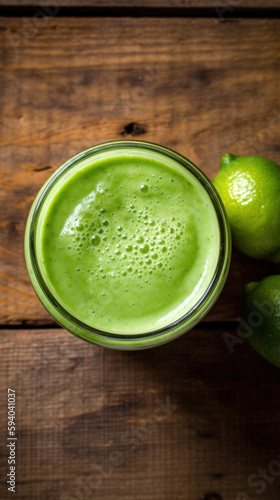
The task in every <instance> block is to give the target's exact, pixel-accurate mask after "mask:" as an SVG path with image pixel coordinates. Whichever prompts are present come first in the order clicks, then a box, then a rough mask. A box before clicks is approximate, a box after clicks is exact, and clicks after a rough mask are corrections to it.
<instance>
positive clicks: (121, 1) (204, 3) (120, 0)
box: [0, 0, 280, 12]
mask: <svg viewBox="0 0 280 500" xmlns="http://www.w3.org/2000/svg"><path fill="white" fill-rule="evenodd" d="M0 5H3V6H5V7H11V6H21V7H22V6H38V9H40V10H42V8H43V6H44V5H49V6H52V7H53V8H54V6H58V7H156V8H161V7H171V8H172V7H173V8H174V7H176V8H177V7H181V8H182V7H186V8H188V7H195V8H201V7H204V8H211V9H213V7H217V8H218V9H223V8H225V9H226V10H227V11H228V12H232V11H234V9H235V8H243V9H244V8H248V7H249V8H254V9H258V8H266V9H267V8H278V7H280V2H279V0H242V1H241V0H240V1H238V0H235V1H234V0H232V1H230V0H229V1H228V2H222V1H219V0H198V1H197V0H110V1H109V2H108V0H56V1H51V0H49V1H48V0H44V1H40V0H0Z"/></svg>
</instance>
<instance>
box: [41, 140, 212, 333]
mask: <svg viewBox="0 0 280 500" xmlns="http://www.w3.org/2000/svg"><path fill="white" fill-rule="evenodd" d="M41 219H42V220H41V224H40V228H39V233H40V237H39V239H38V241H39V242H40V243H39V246H38V247H37V253H38V255H39V256H40V258H39V267H40V272H41V273H42V275H43V277H44V279H45V280H46V281H48V283H49V288H50V290H51V292H52V294H53V296H54V297H55V298H56V300H57V301H58V302H59V303H60V304H61V305H62V307H63V308H64V309H65V310H66V311H68V312H69V313H70V314H71V315H72V316H74V317H75V318H77V319H78V320H80V321H82V322H83V323H85V324H87V325H89V326H91V327H93V328H95V329H97V330H101V331H105V332H110V333H116V334H118V333H124V334H134V333H135V334H136V333H143V332H152V331H155V330H158V329H161V328H163V327H165V326H167V325H170V324H172V323H174V322H175V321H176V320H178V319H179V318H182V316H184V315H185V314H187V313H188V312H189V311H190V309H192V308H193V307H194V306H195V305H196V304H197V302H198V301H199V300H200V298H201V297H202V296H203V294H204V293H205V292H206V290H207V289H208V287H209V286H210V283H211V281H212V279H213V275H214V273H215V270H216V267H217V261H218V256H219V249H220V230H219V224H218V219H217V215H216V211H215V209H214V207H213V204H212V202H211V199H210V197H209V195H208V193H207V192H206V190H205V189H204V187H203V186H202V185H201V183H200V182H199V181H198V179H197V178H196V177H195V176H194V175H193V174H192V173H191V172H190V171H188V170H187V169H184V168H183V167H181V166H179V165H178V164H177V163H176V162H175V161H174V160H172V159H170V158H166V157H164V156H163V155H162V158H161V157H160V155H159V154H157V155H156V156H155V155H153V154H152V153H150V152H148V151H147V152H141V153H140V152H139V151H137V149H135V151H133V149H132V150H131V151H130V152H127V153H125V152H123V151H122V150H119V151H117V152H116V151H115V152H113V153H112V154H110V151H109V152H108V153H107V155H106V157H104V156H103V157H102V158H101V157H100V158H99V157H98V155H97V157H96V158H95V159H93V158H92V159H91V160H90V161H88V160H87V161H84V162H82V164H81V165H80V166H79V169H76V170H75V169H74V171H70V172H69V174H68V175H67V178H64V179H63V182H62V181H61V182H57V185H56V187H55V192H54V195H53V196H52V199H51V200H50V202H49V204H48V205H47V207H46V208H45V209H44V213H43V215H42V216H41Z"/></svg>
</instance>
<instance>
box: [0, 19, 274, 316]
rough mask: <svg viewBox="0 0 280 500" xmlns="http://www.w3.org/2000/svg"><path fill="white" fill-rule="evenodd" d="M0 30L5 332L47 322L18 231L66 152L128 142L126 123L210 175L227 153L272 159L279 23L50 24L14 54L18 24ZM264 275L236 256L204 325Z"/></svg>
mask: <svg viewBox="0 0 280 500" xmlns="http://www.w3.org/2000/svg"><path fill="white" fill-rule="evenodd" d="M0 26H1V39H0V50H1V54H2V57H1V63H0V64H1V70H2V85H1V95H0V107H1V112H2V116H3V117H5V120H4V121H3V122H2V123H1V133H0V146H1V178H2V181H1V186H2V187H1V191H0V196H1V200H2V202H3V204H4V207H5V208H4V210H2V211H1V214H0V224H1V233H0V234H1V240H0V241H1V255H0V262H1V274H2V276H1V277H2V285H1V291H0V298H1V300H2V302H3V307H2V311H1V317H0V318H1V319H0V321H1V323H2V324H3V323H4V324H8V323H9V324H21V323H22V322H27V323H28V324H30V323H31V324H42V323H44V324H46V323H47V322H48V321H50V319H49V316H48V315H47V313H46V312H45V311H44V310H43V308H42V307H41V306H40V305H39V302H38V300H37V299H36V297H35V295H34V293H33V291H32V288H31V285H30V283H29V280H28V277H27V273H26V270H25V264H24V257H23V244H22V240H23V233H24V226H25V220H26V217H27V213H28V210H29V208H30V205H31V203H32V200H33V198H34V196H35V194H36V193H37V191H38V189H39V187H40V186H41V185H42V183H43V182H44V181H45V180H46V178H47V177H48V176H49V174H50V173H51V172H52V171H53V170H54V169H55V168H56V167H57V166H59V165H60V164H61V163H62V162H63V161H64V160H65V159H67V158H68V157H70V156H71V155H72V154H74V153H75V152H78V151H80V150H82V149H85V148H87V147H89V146H91V145H93V144H96V143H98V142H102V141H105V140H114V139H122V138H124V137H125V138H131V137H132V136H131V134H126V133H125V134H124V131H125V127H126V125H127V124H129V123H131V122H138V123H140V124H141V125H142V126H143V127H144V129H145V131H146V133H145V134H143V135H140V136H137V137H136V138H139V139H144V140H147V141H152V142H157V143H160V144H163V145H166V146H169V147H171V148H173V149H176V150H178V151H179V152H181V153H182V154H184V155H186V156H187V157H189V158H190V159H192V160H193V161H194V162H195V163H196V164H197V165H198V166H200V167H201V168H202V170H204V171H205V172H206V173H207V174H208V175H209V176H210V178H211V179H213V177H214V175H215V173H216V172H217V170H218V168H219V158H220V157H221V155H222V154H223V153H225V152H228V151H231V152H233V153H235V154H260V155H264V156H267V157H269V158H271V159H273V160H275V161H278V162H279V160H280V158H279V138H280V103H279V98H280V88H279V76H280V75H279V68H280V67H279V63H278V61H279V53H280V51H279V48H280V47H279V45H280V40H279V26H280V20H273V19H270V20H244V19H243V20H239V21H236V22H233V23H219V22H218V21H217V20H213V19H172V21H171V20H169V19H163V18H160V19H132V18H131V19H126V18H123V19H112V18H104V19H102V22H100V19H83V18H80V19H72V18H67V19H63V18H57V19H48V20H47V23H46V25H45V26H44V27H41V28H40V29H38V30H37V31H35V32H33V36H31V35H30V38H29V39H25V38H23V39H22V38H20V43H19V45H18V46H15V47H14V48H13V47H12V45H11V43H10V42H11V39H10V38H9V36H11V35H12V34H15V33H16V34H18V35H19V36H21V37H22V36H23V32H22V29H23V21H22V20H21V19H2V20H1V21H0ZM12 40H13V43H16V42H15V40H14V38H13V39H12ZM17 41H18V39H17ZM11 241H12V243H11ZM273 272H279V267H277V266H272V265H270V264H266V263H265V262H262V263H258V262H256V261H252V260H250V259H247V258H245V257H242V256H241V255H240V254H238V255H237V254H236V255H235V257H234V260H233V266H232V270H231V277H230V279H229V281H228V286H227V287H226V290H225V292H224V294H223V296H222V298H221V299H220V300H219V301H218V303H217V305H216V306H215V309H214V311H213V312H212V313H211V314H210V316H209V318H210V319H211V320H212V319H214V320H232V319H235V318H236V316H237V315H238V312H239V306H240V300H241V292H242V289H243V286H244V283H246V282H247V281H251V280H257V279H259V278H261V277H263V276H265V275H266V274H269V273H270V274H271V273H273Z"/></svg>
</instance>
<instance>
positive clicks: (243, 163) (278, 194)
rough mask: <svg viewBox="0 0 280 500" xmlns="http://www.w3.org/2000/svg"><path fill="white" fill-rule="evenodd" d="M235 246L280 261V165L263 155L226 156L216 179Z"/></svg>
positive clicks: (249, 252) (262, 257)
mask: <svg viewBox="0 0 280 500" xmlns="http://www.w3.org/2000/svg"><path fill="white" fill-rule="evenodd" d="M214 185H215V187H216V189H217V191H218V192H219V194H220V196H221V198H222V200H223V202H224V205H225V208H226V211H227V214H228V218H229V223H230V227H231V232H232V239H233V243H234V244H235V246H236V247H237V248H239V249H240V250H241V251H242V252H244V253H245V254H247V255H249V256H250V257H254V258H256V259H268V260H272V261H274V262H279V261H280V166H279V165H277V163H274V162H273V161H270V160H267V159H266V158H262V157H261V156H235V155H233V154H226V155H224V156H223V157H222V159H221V169H220V171H219V172H218V174H217V175H216V177H215V179H214Z"/></svg>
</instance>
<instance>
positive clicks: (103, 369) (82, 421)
mask: <svg viewBox="0 0 280 500" xmlns="http://www.w3.org/2000/svg"><path fill="white" fill-rule="evenodd" d="M223 333H224V331H223V330H218V329H217V330H203V329H195V330H193V331H192V332H190V333H188V334H187V335H185V336H184V337H182V338H181V339H178V340H176V341H174V342H172V343H170V344H168V345H165V346H162V347H160V348H156V349H152V350H149V351H142V352H134V353H127V352H114V351H109V350H105V349H101V348H98V347H95V346H91V345H89V344H87V343H84V342H83V341H81V340H79V339H76V338H75V337H73V336H71V335H70V334H67V333H66V332H63V330H50V331H47V330H45V331H42V330H38V331H34V330H33V331H28V330H25V331H16V330H14V331H10V330H7V331H2V332H1V334H0V346H1V368H2V369H1V373H0V380H1V387H2V391H1V394H0V401H1V404H0V412H1V422H2V424H1V429H2V436H1V444H2V445H4V446H2V447H1V451H0V453H1V478H2V477H4V476H5V474H6V473H7V471H6V456H7V451H6V446H5V444H6V437H7V436H6V425H5V422H6V412H7V399H6V398H7V393H6V390H7V388H8V387H10V388H12V389H14V390H15V391H16V435H17V438H18V441H17V468H16V471H17V494H16V498H18V499H26V498H28V500H33V499H34V500H35V499H36V500H38V499H39V498H40V500H50V499H54V498H57V499H60V500H66V499H67V500H69V499H71V500H73V499H76V500H81V499H84V498H86V499H87V498H90V499H91V498H94V499H97V500H99V499H100V500H101V499H102V500H106V499H112V498H122V499H127V500H130V499H132V498H133V499H134V500H142V499H143V498H144V497H145V498H147V499H148V500H152V499H154V500H162V499H165V498H166V499H170V498H172V499H175V498H178V499H179V498H182V499H183V498H187V499H188V500H197V499H202V500H210V499H212V500H218V499H224V500H225V499H229V500H236V499H237V498H239V497H238V496H237V495H238V494H239V493H241V492H245V493H247V494H248V496H249V498H250V499H252V500H257V499H258V498H259V494H257V490H258V488H257V486H254V487H253V486H251V487H250V486H248V483H247V481H248V477H249V476H250V475H251V474H254V473H257V470H258V469H266V470H267V469H268V467H269V464H270V463H271V462H272V461H273V460H278V459H279V449H280V422H279V412H280V401H279V398H277V397H276V394H277V391H278V386H279V371H277V369H276V368H274V367H272V366H271V365H269V364H268V363H266V362H265V361H263V360H262V359H261V358H260V357H259V356H258V355H257V354H256V353H255V352H254V351H253V350H252V349H251V347H250V346H249V345H247V343H245V342H244V344H243V345H238V346H237V347H236V351H235V352H234V353H233V354H230V353H229V351H228V350H227V347H226V345H225V343H224V340H223ZM232 333H235V332H234V331H233V332H232ZM210 345H211V349H210V348H209V346H210ZM248 366H250V370H248ZM276 472H277V470H276ZM269 476H270V479H272V481H271V484H270V485H267V484H266V488H265V493H264V496H263V498H265V499H266V500H276V499H278V498H279V493H280V479H279V477H276V474H275V475H274V476H271V474H270V475H269ZM1 488H2V490H3V493H2V494H1V498H8V497H7V496H6V495H5V493H6V490H5V484H4V483H3V481H1ZM210 492H212V493H215V494H216V496H214V495H213V496H212V497H211V496H207V493H210ZM83 495H84V496H83ZM219 495H220V496H219ZM241 498H242V497H241Z"/></svg>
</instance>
